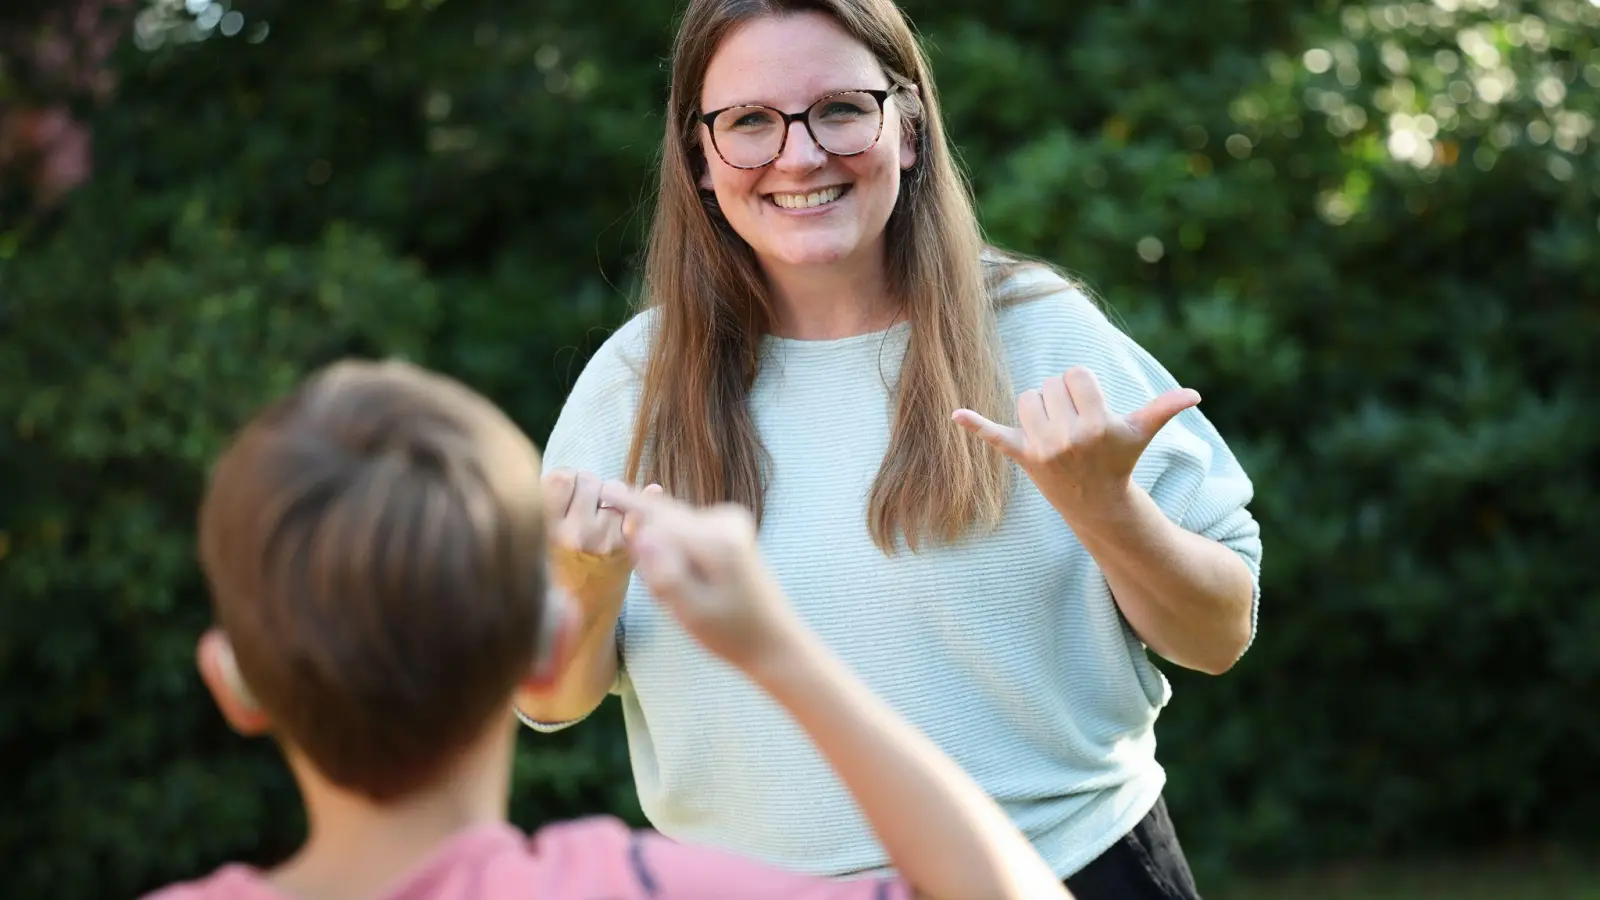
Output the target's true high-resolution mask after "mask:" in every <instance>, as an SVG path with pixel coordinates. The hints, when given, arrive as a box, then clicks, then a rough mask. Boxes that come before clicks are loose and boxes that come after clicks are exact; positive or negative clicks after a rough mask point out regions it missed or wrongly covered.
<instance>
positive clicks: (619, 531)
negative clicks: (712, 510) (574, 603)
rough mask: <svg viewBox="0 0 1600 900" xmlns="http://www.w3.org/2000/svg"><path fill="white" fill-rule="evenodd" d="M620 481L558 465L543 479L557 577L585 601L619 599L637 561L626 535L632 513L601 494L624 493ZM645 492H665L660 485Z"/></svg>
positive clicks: (552, 557)
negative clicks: (625, 537) (629, 557)
mask: <svg viewBox="0 0 1600 900" xmlns="http://www.w3.org/2000/svg"><path fill="white" fill-rule="evenodd" d="M623 490H625V486H624V485H623V484H622V483H621V482H616V481H602V480H601V479H600V478H599V476H597V475H594V474H593V473H591V472H579V471H575V470H572V469H553V470H551V472H550V473H549V474H548V475H546V476H545V477H544V502H545V513H546V516H547V518H548V521H549V523H550V560H551V563H552V567H553V568H554V570H555V571H554V572H553V573H552V574H553V577H554V580H555V582H556V583H557V584H559V585H561V587H563V588H565V589H566V590H567V591H568V592H569V593H571V594H572V595H573V596H575V597H577V598H578V599H579V601H580V602H582V603H585V604H586V605H587V603H590V602H593V601H596V600H599V599H617V600H620V599H621V596H622V593H623V591H624V590H626V589H627V586H628V576H629V575H630V574H632V572H633V563H632V562H631V561H630V560H629V559H628V553H627V546H626V543H625V540H624V536H623V533H624V531H625V529H626V528H631V527H632V526H631V523H629V522H628V517H627V516H626V515H625V514H624V513H623V511H622V510H619V509H616V508H615V507H613V506H611V505H610V504H608V503H605V502H603V501H602V500H601V494H602V492H606V493H610V492H619V493H620V492H621V491H623ZM645 491H646V492H652V491H653V492H656V493H659V492H660V491H661V487H660V486H659V485H651V486H650V487H648V488H645Z"/></svg>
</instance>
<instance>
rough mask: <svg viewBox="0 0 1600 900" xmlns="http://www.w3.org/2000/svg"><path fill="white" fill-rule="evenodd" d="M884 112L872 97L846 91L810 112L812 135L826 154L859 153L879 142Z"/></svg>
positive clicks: (846, 154)
mask: <svg viewBox="0 0 1600 900" xmlns="http://www.w3.org/2000/svg"><path fill="white" fill-rule="evenodd" d="M882 124H883V109H882V108H881V107H880V106H878V101H877V99H876V98H874V97H873V96H872V95H871V94H867V93H862V92H860V91H849V92H847V93H843V94H835V95H833V96H832V97H828V98H827V99H825V100H823V101H822V102H820V103H818V104H817V105H816V106H813V107H812V108H811V116H810V125H811V131H812V133H814V134H815V135H816V136H817V143H819V144H821V145H822V149H824V150H826V151H828V152H829V153H836V154H839V155H841V156H848V155H850V154H853V153H861V152H862V151H864V150H867V149H868V148H870V147H871V146H872V145H873V143H874V142H876V141H877V140H878V131H879V126H880V125H882Z"/></svg>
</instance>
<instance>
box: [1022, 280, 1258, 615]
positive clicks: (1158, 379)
mask: <svg viewBox="0 0 1600 900" xmlns="http://www.w3.org/2000/svg"><path fill="white" fill-rule="evenodd" d="M1020 277H1023V278H1027V279H1029V280H1030V281H1032V282H1034V285H1033V287H1034V288H1036V287H1037V284H1038V280H1039V279H1041V278H1049V279H1055V280H1057V281H1058V282H1059V286H1058V288H1057V289H1056V290H1054V291H1048V292H1045V293H1043V296H1038V297H1037V299H1032V300H1026V301H1023V302H1021V303H1019V304H1017V305H1016V306H1014V307H1012V308H1011V309H1010V310H1008V311H1007V312H1006V313H1003V314H1002V323H1001V331H1002V337H1003V339H1005V340H1006V344H1007V348H1008V355H1009V356H1010V358H1011V362H1012V378H1013V382H1014V386H1015V387H1016V390H1017V391H1018V392H1021V391H1023V390H1026V389H1028V388H1032V387H1038V386H1039V385H1040V384H1041V383H1043V381H1044V379H1045V378H1047V377H1050V376H1053V375H1060V374H1061V373H1063V372H1065V371H1066V370H1067V369H1069V368H1072V367H1073V366H1084V367H1086V368H1088V369H1089V370H1090V371H1091V372H1093V373H1094V375H1095V378H1096V379H1097V380H1098V381H1099V383H1100V387H1101V391H1102V392H1103V393H1104V394H1105V398H1106V403H1107V405H1108V406H1109V407H1110V409H1111V411H1112V412H1113V413H1115V414H1117V415H1127V414H1128V413H1131V412H1133V411H1134V410H1136V409H1139V408H1140V407H1142V406H1144V405H1145V404H1147V403H1149V402H1150V401H1151V400H1153V399H1154V398H1155V397H1156V396H1157V395H1159V394H1162V393H1165V392H1166V391H1169V390H1172V389H1173V388H1177V387H1182V386H1184V385H1181V384H1179V382H1178V380H1177V379H1176V378H1174V377H1173V375H1172V373H1170V372H1168V371H1167V369H1166V368H1165V367H1164V366H1162V365H1161V363H1160V362H1159V361H1157V360H1156V358H1155V357H1154V356H1152V355H1151V354H1150V353H1149V352H1148V351H1146V350H1145V349H1144V348H1143V347H1141V346H1140V345H1139V344H1138V343H1137V342H1135V341H1134V340H1133V338H1132V337H1130V336H1129V335H1127V334H1126V333H1125V332H1123V331H1122V330H1120V329H1118V328H1117V327H1116V326H1115V325H1113V324H1112V323H1111V321H1110V320H1109V319H1108V318H1107V317H1106V315H1105V313H1104V312H1102V311H1101V310H1100V308H1099V307H1098V306H1096V305H1095V303H1094V302H1093V301H1092V300H1090V299H1089V298H1088V297H1087V296H1085V295H1084V294H1083V293H1082V292H1081V291H1079V290H1077V289H1076V288H1075V287H1073V286H1072V285H1070V284H1068V283H1067V282H1065V281H1061V280H1060V279H1059V277H1058V276H1055V275H1054V274H1053V273H1052V274H1048V275H1040V274H1035V273H1028V274H1027V275H1024V276H1020ZM1037 293H1039V292H1038V291H1037V290H1034V289H1030V294H1037ZM1133 479H1134V482H1135V483H1136V484H1138V485H1139V486H1140V487H1142V488H1144V489H1145V490H1146V491H1147V492H1149V494H1150V496H1151V497H1152V498H1153V499H1154V500H1155V501H1156V504H1157V505H1158V506H1159V507H1160V508H1161V510H1162V511H1163V512H1164V513H1166V515H1167V517H1168V518H1169V519H1170V520H1172V521H1173V522H1175V523H1177V524H1178V525H1179V526H1181V527H1183V528H1185V529H1187V530H1189V531H1192V532H1195V533H1196V534H1200V535H1203V536H1205V537H1208V538H1210V539H1212V540H1214V541H1217V542H1218V543H1220V544H1222V545H1224V546H1226V547H1227V548H1228V549H1230V550H1232V551H1233V552H1234V553H1236V554H1238V556H1239V558H1240V559H1242V560H1243V561H1244V563H1245V566H1246V567H1247V568H1249V570H1250V576H1251V582H1252V589H1251V601H1250V641H1251V642H1252V643H1253V642H1254V640H1255V632H1256V620H1257V612H1258V608H1259V606H1260V600H1261V551H1262V547H1261V528H1260V525H1259V524H1258V523H1257V522H1256V520H1255V517H1254V516H1252V515H1251V513H1250V511H1249V508H1248V506H1249V503H1250V501H1251V499H1252V498H1253V497H1254V486H1253V485H1252V483H1251V481H1250V477H1249V476H1248V475H1247V474H1246V473H1245V471H1244V468H1243V466H1241V465H1240V463H1239V460H1238V459H1237V458H1236V457H1235V456H1234V454H1233V451H1232V450H1230V449H1229V447H1228V444H1227V442H1226V441H1224V440H1223V438H1222V435H1221V434H1220V433H1219V432H1218V431H1217V429H1216V426H1214V425H1213V424H1212V423H1211V421H1210V420H1209V419H1207V418H1206V415H1205V413H1204V412H1202V411H1201V409H1200V408H1199V407H1195V408H1191V409H1188V410H1185V411H1183V412H1181V413H1179V414H1178V415H1177V416H1176V417H1175V418H1174V419H1173V420H1172V421H1171V422H1169V423H1168V424H1167V425H1166V427H1164V428H1162V429H1161V431H1160V432H1159V433H1158V434H1157V435H1156V437H1155V439H1154V440H1152V441H1151V442H1150V446H1149V447H1148V448H1146V449H1145V452H1144V455H1143V456H1142V457H1140V459H1139V462H1138V464H1137V465H1136V466H1135V467H1134V472H1133ZM1247 646H1248V645H1247Z"/></svg>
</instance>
